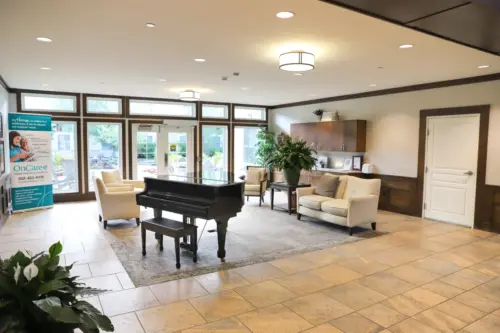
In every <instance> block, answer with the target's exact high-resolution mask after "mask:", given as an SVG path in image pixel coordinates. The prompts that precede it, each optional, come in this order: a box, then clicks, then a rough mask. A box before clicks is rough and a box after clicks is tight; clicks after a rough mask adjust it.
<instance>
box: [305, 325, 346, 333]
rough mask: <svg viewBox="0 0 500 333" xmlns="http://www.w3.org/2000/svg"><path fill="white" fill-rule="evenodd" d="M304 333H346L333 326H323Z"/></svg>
mask: <svg viewBox="0 0 500 333" xmlns="http://www.w3.org/2000/svg"><path fill="white" fill-rule="evenodd" d="M304 333H344V332H342V331H341V330H339V329H338V328H336V327H335V326H333V325H332V324H323V325H319V326H316V327H313V328H310V329H308V330H307V331H304Z"/></svg>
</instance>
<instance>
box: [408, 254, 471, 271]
mask: <svg viewBox="0 0 500 333" xmlns="http://www.w3.org/2000/svg"><path fill="white" fill-rule="evenodd" d="M411 264H412V266H414V267H417V268H422V269H425V270H427V271H429V272H432V273H435V274H438V275H441V276H444V275H449V274H452V273H455V272H458V271H459V270H461V269H462V268H463V267H462V266H459V265H456V264H453V263H451V262H447V261H443V260H439V259H437V258H436V257H435V256H433V257H427V258H423V259H420V260H417V261H415V262H412V263H411Z"/></svg>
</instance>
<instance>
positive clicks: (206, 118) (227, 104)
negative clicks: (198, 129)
mask: <svg viewBox="0 0 500 333" xmlns="http://www.w3.org/2000/svg"><path fill="white" fill-rule="evenodd" d="M203 105H215V106H225V107H227V117H226V118H220V117H203ZM199 106H200V107H199V112H198V113H199V118H198V120H199V121H211V122H217V121H220V122H229V121H230V119H231V113H232V112H231V104H230V103H217V102H200V103H199Z"/></svg>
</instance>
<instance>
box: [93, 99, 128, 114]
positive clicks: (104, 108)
mask: <svg viewBox="0 0 500 333" xmlns="http://www.w3.org/2000/svg"><path fill="white" fill-rule="evenodd" d="M86 103H87V113H104V114H122V100H121V98H109V97H87V99H86Z"/></svg>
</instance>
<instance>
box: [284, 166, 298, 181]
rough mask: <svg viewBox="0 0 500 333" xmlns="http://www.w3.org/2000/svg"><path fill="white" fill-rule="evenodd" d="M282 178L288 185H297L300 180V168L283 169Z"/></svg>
mask: <svg viewBox="0 0 500 333" xmlns="http://www.w3.org/2000/svg"><path fill="white" fill-rule="evenodd" d="M283 177H284V178H285V181H286V182H287V184H289V185H297V184H298V183H299V179H300V168H293V169H283Z"/></svg>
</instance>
